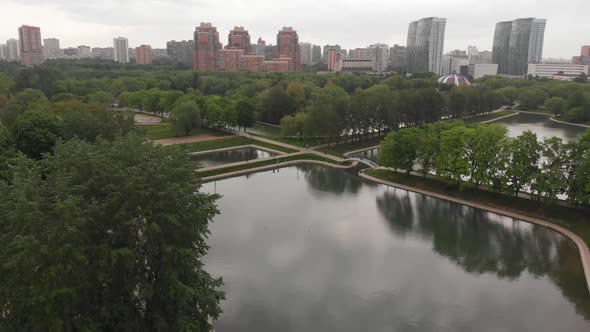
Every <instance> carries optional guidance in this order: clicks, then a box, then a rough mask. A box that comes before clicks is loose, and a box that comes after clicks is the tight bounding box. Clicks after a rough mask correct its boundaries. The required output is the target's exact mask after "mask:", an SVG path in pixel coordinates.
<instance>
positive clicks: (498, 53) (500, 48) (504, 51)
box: [492, 21, 512, 74]
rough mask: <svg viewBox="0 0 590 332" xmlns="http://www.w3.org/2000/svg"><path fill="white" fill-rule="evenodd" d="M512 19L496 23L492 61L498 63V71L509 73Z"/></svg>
mask: <svg viewBox="0 0 590 332" xmlns="http://www.w3.org/2000/svg"><path fill="white" fill-rule="evenodd" d="M511 31H512V21H504V22H498V23H496V29H495V31H494V45H493V47H492V63H495V64H498V73H499V74H506V73H508V49H509V48H510V33H511Z"/></svg>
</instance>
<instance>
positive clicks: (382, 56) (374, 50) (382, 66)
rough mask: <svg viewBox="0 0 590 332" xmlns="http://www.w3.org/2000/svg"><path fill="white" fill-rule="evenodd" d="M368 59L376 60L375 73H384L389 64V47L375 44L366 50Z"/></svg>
mask: <svg viewBox="0 0 590 332" xmlns="http://www.w3.org/2000/svg"><path fill="white" fill-rule="evenodd" d="M366 50H367V57H368V58H369V59H374V60H375V71H377V72H384V71H385V70H386V69H387V63H388V62H389V45H387V44H373V45H369V47H367V48H366Z"/></svg>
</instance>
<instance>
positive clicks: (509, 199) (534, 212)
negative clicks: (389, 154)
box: [366, 169, 590, 246]
mask: <svg viewBox="0 0 590 332" xmlns="http://www.w3.org/2000/svg"><path fill="white" fill-rule="evenodd" d="M366 174H367V175H370V176H373V177H376V178H380V179H383V180H386V181H391V182H396V183H399V184H404V185H407V186H411V187H415V188H419V189H423V190H428V191H432V192H435V193H439V194H443V195H448V196H452V197H456V198H460V199H463V200H466V201H470V202H474V203H480V204H485V205H488V206H492V207H495V208H499V209H504V210H507V211H510V212H515V213H520V214H523V215H527V216H530V217H535V218H540V219H545V220H548V221H551V222H553V223H555V224H558V225H560V226H563V227H565V228H567V229H569V230H571V231H572V232H574V233H576V234H578V235H579V236H580V237H581V238H582V239H584V241H585V242H586V244H587V245H589V246H590V209H582V208H572V207H564V206H559V205H554V204H549V203H544V202H538V201H534V200H530V199H526V198H517V197H514V196H508V195H504V194H501V193H495V192H490V191H485V190H480V189H475V188H471V189H465V190H459V189H457V188H449V187H447V186H446V184H445V183H443V182H442V181H439V180H436V179H427V178H422V177H419V176H415V175H408V174H400V173H395V172H393V171H387V170H381V169H378V170H367V171H366Z"/></svg>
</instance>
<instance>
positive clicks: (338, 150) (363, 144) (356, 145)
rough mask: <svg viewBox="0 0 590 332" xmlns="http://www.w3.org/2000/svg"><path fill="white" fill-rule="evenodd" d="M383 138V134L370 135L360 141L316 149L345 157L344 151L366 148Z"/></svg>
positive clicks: (379, 142)
mask: <svg viewBox="0 0 590 332" xmlns="http://www.w3.org/2000/svg"><path fill="white" fill-rule="evenodd" d="M384 138H385V136H379V137H371V138H369V139H365V140H362V141H360V142H359V141H355V142H352V143H340V144H338V145H334V146H331V147H325V148H320V149H317V151H319V152H325V153H328V154H331V155H333V156H337V157H341V158H345V157H344V153H346V152H348V151H354V150H359V149H364V148H368V147H371V146H375V145H378V144H381V141H383V139H384Z"/></svg>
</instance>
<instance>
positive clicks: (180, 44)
mask: <svg viewBox="0 0 590 332" xmlns="http://www.w3.org/2000/svg"><path fill="white" fill-rule="evenodd" d="M194 51H195V42H194V41H193V40H181V41H175V40H171V41H169V42H167V43H166V53H167V54H168V57H170V60H172V61H175V62H178V63H182V64H184V65H186V66H190V67H192V66H193V53H194Z"/></svg>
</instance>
